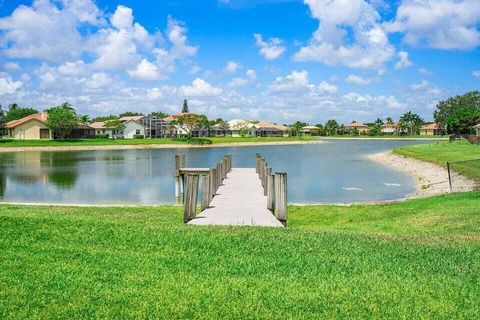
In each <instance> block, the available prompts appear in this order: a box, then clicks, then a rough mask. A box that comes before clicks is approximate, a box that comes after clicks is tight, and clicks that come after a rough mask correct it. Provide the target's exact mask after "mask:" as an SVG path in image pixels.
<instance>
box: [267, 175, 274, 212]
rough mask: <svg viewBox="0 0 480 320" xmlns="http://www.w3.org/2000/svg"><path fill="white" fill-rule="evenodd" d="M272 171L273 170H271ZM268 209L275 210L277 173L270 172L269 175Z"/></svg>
mask: <svg viewBox="0 0 480 320" xmlns="http://www.w3.org/2000/svg"><path fill="white" fill-rule="evenodd" d="M270 171H271V170H270ZM267 185H268V188H267V209H268V210H270V211H272V213H273V212H274V210H275V203H274V201H275V175H273V174H272V173H269V174H268V175H267Z"/></svg>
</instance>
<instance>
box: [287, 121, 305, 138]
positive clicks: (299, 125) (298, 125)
mask: <svg viewBox="0 0 480 320" xmlns="http://www.w3.org/2000/svg"><path fill="white" fill-rule="evenodd" d="M305 126H307V124H306V123H305V122H301V121H297V122H295V123H294V124H292V125H291V126H290V128H291V129H292V133H293V135H294V136H301V135H302V133H303V127H305Z"/></svg>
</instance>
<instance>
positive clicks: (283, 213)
mask: <svg viewBox="0 0 480 320" xmlns="http://www.w3.org/2000/svg"><path fill="white" fill-rule="evenodd" d="M275 217H276V218H277V220H278V221H280V222H281V223H282V224H283V225H284V226H287V174H286V173H279V172H277V173H275Z"/></svg>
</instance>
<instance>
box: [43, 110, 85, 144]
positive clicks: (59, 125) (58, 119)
mask: <svg viewBox="0 0 480 320" xmlns="http://www.w3.org/2000/svg"><path fill="white" fill-rule="evenodd" d="M47 112H48V120H47V125H48V127H49V128H50V129H52V131H54V132H55V133H56V134H58V136H59V137H60V139H61V140H65V138H66V137H67V136H68V134H69V133H70V132H72V130H73V129H75V127H76V126H77V124H78V117H77V115H76V114H75V112H74V111H72V110H70V109H69V108H65V106H64V105H59V106H56V107H53V108H50V109H48V110H47Z"/></svg>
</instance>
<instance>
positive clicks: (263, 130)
mask: <svg viewBox="0 0 480 320" xmlns="http://www.w3.org/2000/svg"><path fill="white" fill-rule="evenodd" d="M254 127H255V131H256V135H257V137H288V136H289V134H290V128H289V127H287V126H284V125H283V124H275V123H271V122H268V121H260V122H257V123H255V124H254Z"/></svg>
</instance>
